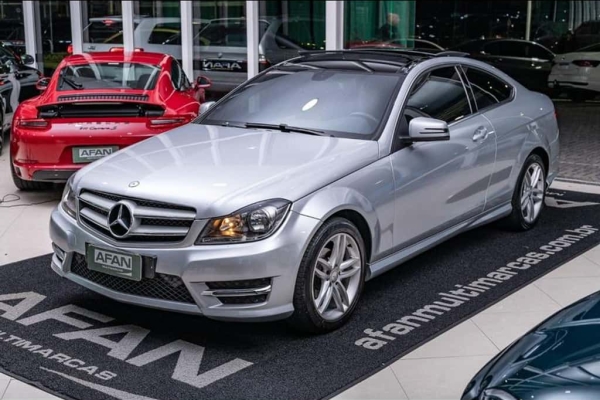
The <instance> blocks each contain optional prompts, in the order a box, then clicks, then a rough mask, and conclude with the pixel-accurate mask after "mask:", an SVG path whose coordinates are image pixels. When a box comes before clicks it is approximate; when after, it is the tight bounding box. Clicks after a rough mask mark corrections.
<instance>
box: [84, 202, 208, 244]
mask: <svg viewBox="0 0 600 400" xmlns="http://www.w3.org/2000/svg"><path fill="white" fill-rule="evenodd" d="M119 202H122V203H126V204H127V207H128V208H129V209H130V211H131V214H132V218H131V221H130V225H131V226H132V228H131V229H130V231H129V232H128V234H127V235H125V236H124V237H118V236H116V235H114V234H113V233H112V232H111V229H110V228H109V221H108V217H109V213H110V210H111V209H112V207H114V206H115V205H117V204H118V203H119ZM195 216H196V211H195V210H194V209H193V208H190V207H185V206H180V205H175V204H169V203H161V202H156V201H151V200H142V199H136V198H131V197H125V196H118V195H114V194H109V193H103V192H97V191H90V190H83V191H82V192H81V193H80V194H79V220H80V221H81V223H82V224H84V225H85V226H87V227H88V228H90V229H92V230H94V231H96V232H99V233H101V234H102V235H104V236H108V237H110V238H112V239H113V240H116V241H118V242H123V243H177V242H181V241H182V240H184V239H185V237H186V236H187V234H188V232H189V230H190V228H191V227H192V224H193V223H194V218H195ZM134 221H135V222H136V223H134ZM137 222H139V224H138V223H137ZM113 229H114V228H113ZM120 234H121V235H122V233H120Z"/></svg>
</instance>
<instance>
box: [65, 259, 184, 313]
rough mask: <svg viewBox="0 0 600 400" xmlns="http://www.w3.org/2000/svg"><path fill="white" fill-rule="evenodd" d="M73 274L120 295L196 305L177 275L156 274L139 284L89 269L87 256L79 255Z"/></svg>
mask: <svg viewBox="0 0 600 400" xmlns="http://www.w3.org/2000/svg"><path fill="white" fill-rule="evenodd" d="M71 272H72V273H73V274H75V275H77V276H80V277H82V278H83V279H85V280H87V281H90V282H93V283H96V284H98V285H100V286H102V287H105V288H107V289H111V290H114V291H115V292H119V293H125V294H131V295H135V296H141V297H148V298H152V299H159V300H168V301H176V302H178V303H188V304H195V303H196V302H195V301H194V299H193V298H192V295H191V294H190V292H189V291H188V290H187V288H186V286H185V284H184V283H183V281H182V280H181V279H180V278H179V277H178V276H175V275H166V274H155V277H154V278H153V279H148V278H142V280H141V281H139V282H136V281H132V280H128V279H123V278H118V277H116V276H112V275H107V274H103V273H101V272H98V271H92V270H91V269H88V267H87V261H86V259H85V256H83V255H81V254H79V253H75V254H74V255H73V262H72V263H71Z"/></svg>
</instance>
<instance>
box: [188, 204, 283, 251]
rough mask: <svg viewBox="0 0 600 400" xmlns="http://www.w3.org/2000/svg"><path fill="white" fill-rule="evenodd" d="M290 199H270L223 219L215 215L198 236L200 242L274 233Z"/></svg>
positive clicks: (249, 238)
mask: <svg viewBox="0 0 600 400" xmlns="http://www.w3.org/2000/svg"><path fill="white" fill-rule="evenodd" d="M290 204H291V203H290V202H289V201H287V200H283V199H273V200H266V201H263V202H260V203H256V204H252V205H250V206H248V207H245V208H242V209H241V210H239V211H237V212H235V213H233V214H231V215H228V216H225V217H220V218H213V219H211V220H210V221H208V223H207V224H206V227H205V228H204V229H203V230H202V233H200V236H198V239H197V240H196V244H221V243H237V242H252V241H256V240H261V239H264V238H266V237H268V236H271V235H272V234H273V233H274V232H275V231H276V230H277V228H279V227H280V226H281V223H282V222H283V220H284V218H285V216H286V214H287V212H288V210H289V208H290Z"/></svg>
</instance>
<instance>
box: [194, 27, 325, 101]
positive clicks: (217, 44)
mask: <svg viewBox="0 0 600 400" xmlns="http://www.w3.org/2000/svg"><path fill="white" fill-rule="evenodd" d="M258 24H259V25H258V31H259V44H258V54H259V56H258V58H259V60H258V61H259V69H260V70H261V71H263V70H265V69H267V68H268V67H270V66H271V65H275V64H278V63H280V62H282V61H285V60H288V59H290V58H294V57H297V56H298V54H299V52H300V51H303V50H307V49H308V50H315V49H324V48H325V43H324V38H325V21H319V20H310V19H308V18H261V19H259V21H258ZM319 38H320V39H319ZM246 39H247V33H246V19H245V18H222V19H214V20H211V21H210V23H209V24H208V25H207V26H205V27H204V28H203V29H202V30H201V31H200V32H198V34H196V36H195V37H194V70H195V73H196V74H201V75H204V76H207V77H208V78H210V80H211V81H212V87H211V90H210V91H211V92H217V93H227V92H229V91H231V90H233V89H235V88H236V87H237V86H239V85H241V84H242V83H244V82H245V81H246V79H248V68H247V60H246V59H247V53H248V50H247V48H248V44H247V40H246Z"/></svg>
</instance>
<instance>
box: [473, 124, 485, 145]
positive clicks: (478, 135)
mask: <svg viewBox="0 0 600 400" xmlns="http://www.w3.org/2000/svg"><path fill="white" fill-rule="evenodd" d="M487 136H488V130H487V128H486V127H485V126H480V127H479V128H477V129H475V133H473V141H474V142H476V141H478V140H482V139H485V138H487Z"/></svg>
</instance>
